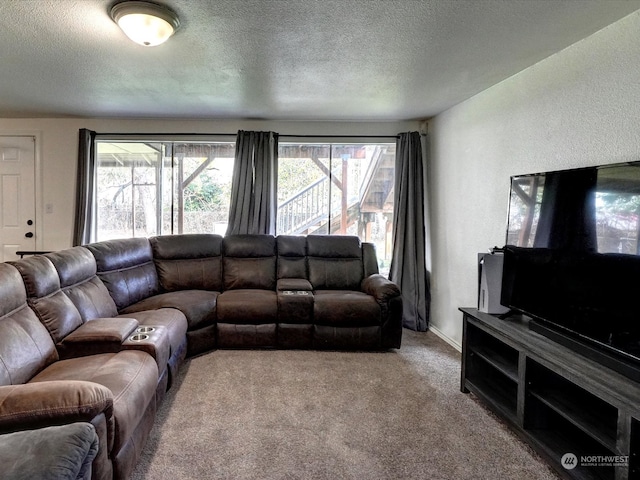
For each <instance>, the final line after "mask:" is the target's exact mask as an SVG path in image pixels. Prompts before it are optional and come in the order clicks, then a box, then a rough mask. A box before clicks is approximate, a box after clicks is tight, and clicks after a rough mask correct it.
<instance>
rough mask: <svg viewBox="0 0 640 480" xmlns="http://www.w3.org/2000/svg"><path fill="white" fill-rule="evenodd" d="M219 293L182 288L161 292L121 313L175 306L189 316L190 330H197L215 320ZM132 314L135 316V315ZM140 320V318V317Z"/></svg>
mask: <svg viewBox="0 0 640 480" xmlns="http://www.w3.org/2000/svg"><path fill="white" fill-rule="evenodd" d="M218 295H220V294H219V293H218V292H211V291H207V290H181V291H176V292H167V293H161V294H159V295H154V296H153V297H149V298H145V299H144V300H142V301H140V302H137V303H134V304H133V305H130V306H129V307H127V308H125V309H124V310H122V311H120V313H121V314H124V315H125V316H126V314H129V313H134V312H140V311H143V310H158V309H160V308H175V309H177V310H179V311H181V312H182V313H183V314H184V316H185V317H187V325H188V330H195V329H198V328H202V327H205V326H207V325H211V324H212V323H213V322H214V321H215V318H216V304H217V300H218ZM132 316H133V317H135V315H132ZM135 318H137V317H135ZM138 321H140V320H139V319H138Z"/></svg>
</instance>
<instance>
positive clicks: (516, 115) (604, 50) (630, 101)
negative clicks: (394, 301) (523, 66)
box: [429, 12, 640, 343]
mask: <svg viewBox="0 0 640 480" xmlns="http://www.w3.org/2000/svg"><path fill="white" fill-rule="evenodd" d="M639 32H640V12H635V13H633V14H631V15H630V16H628V17H625V18H623V19H622V20H620V21H618V22H617V23H615V24H613V25H611V26H609V27H607V28H605V29H603V30H601V31H600V32H597V33H596V34H594V35H592V36H591V37H588V38H586V39H585V40H582V41H581V42H578V43H576V44H574V45H572V46H571V47H569V48H567V49H565V50H563V51H561V52H559V53H557V54H555V55H553V56H551V57H549V58H547V59H545V60H543V61H541V62H539V63H538V64H536V65H534V66H532V67H530V68H528V69H527V70H524V71H523V72H521V73H519V74H517V75H515V76H513V77H511V78H509V79H507V80H505V81H504V82H502V83H500V84H498V85H495V86H494V87H492V88H490V89H488V90H486V91H484V92H482V93H480V94H478V95H476V96H475V97H473V98H471V99H470V100H468V101H466V102H464V103H462V104H459V105H458V106H456V107H454V108H452V109H450V110H447V111H446V112H444V113H442V114H440V115H438V116H436V117H435V118H434V119H433V121H432V122H431V124H430V131H431V165H430V171H429V176H430V203H431V215H432V222H433V223H432V242H433V246H432V248H433V251H432V255H433V270H432V295H433V301H432V319H431V321H432V325H433V326H434V327H435V329H437V330H438V331H440V332H441V333H442V334H443V335H445V336H446V337H448V338H449V339H451V340H453V341H454V342H456V343H459V342H460V341H461V337H462V315H461V314H460V312H458V310H457V309H458V307H461V306H475V304H476V295H477V270H476V264H475V261H476V253H477V252H481V251H486V250H487V249H488V248H490V247H492V246H494V245H499V246H501V245H503V244H504V241H505V229H506V218H507V204H508V196H509V179H510V176H511V175H514V174H521V173H533V172H539V171H546V170H551V169H563V168H572V167H579V166H587V165H597V164H604V163H615V162H621V161H627V160H640V62H638V59H639V58H640V34H639Z"/></svg>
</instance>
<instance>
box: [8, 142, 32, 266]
mask: <svg viewBox="0 0 640 480" xmlns="http://www.w3.org/2000/svg"><path fill="white" fill-rule="evenodd" d="M35 143H36V142H35V137H33V136H15V137H9V136H0V247H1V248H0V261H3V262H6V261H8V260H15V259H17V258H19V257H18V256H17V255H16V252H17V251H20V250H35V249H36V223H35V222H36V218H35V213H36V208H35V204H36V201H35V163H36V155H35Z"/></svg>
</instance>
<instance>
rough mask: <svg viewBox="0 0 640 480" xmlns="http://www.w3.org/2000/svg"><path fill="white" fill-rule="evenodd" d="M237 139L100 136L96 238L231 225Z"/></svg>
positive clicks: (211, 229)
mask: <svg viewBox="0 0 640 480" xmlns="http://www.w3.org/2000/svg"><path fill="white" fill-rule="evenodd" d="M234 150H235V145H234V144H233V143H189V142H183V143H177V142H175V143H174V142H155V143H154V142H142V141H135V142H107V141H98V142H96V152H97V161H98V168H97V178H96V200H97V202H96V205H97V212H96V213H97V229H96V238H97V240H98V241H101V240H108V239H113V238H127V237H149V236H152V235H166V234H172V233H202V232H207V233H220V234H224V232H225V231H226V228H227V220H228V215H229V200H230V193H231V178H232V172H233V157H234Z"/></svg>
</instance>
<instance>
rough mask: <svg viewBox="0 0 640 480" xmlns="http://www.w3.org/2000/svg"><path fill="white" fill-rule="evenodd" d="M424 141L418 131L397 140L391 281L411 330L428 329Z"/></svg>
mask: <svg viewBox="0 0 640 480" xmlns="http://www.w3.org/2000/svg"><path fill="white" fill-rule="evenodd" d="M424 180H425V179H424V172H423V164H422V142H421V138H420V134H419V133H418V132H409V133H401V134H399V135H398V140H397V141H396V178H395V190H394V201H395V215H394V218H393V257H392V259H391V271H390V273H389V279H390V280H392V281H393V282H395V283H396V284H397V285H398V287H400V291H401V292H402V307H403V313H402V321H403V324H404V326H405V327H407V328H410V329H412V330H418V331H426V330H427V328H428V326H429V307H430V303H431V293H430V290H429V278H428V273H427V267H426V262H425V261H426V259H425V256H426V248H427V245H426V235H425V232H426V231H428V229H427V228H426V225H425V208H424V200H425V184H424V183H425V182H424Z"/></svg>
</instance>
